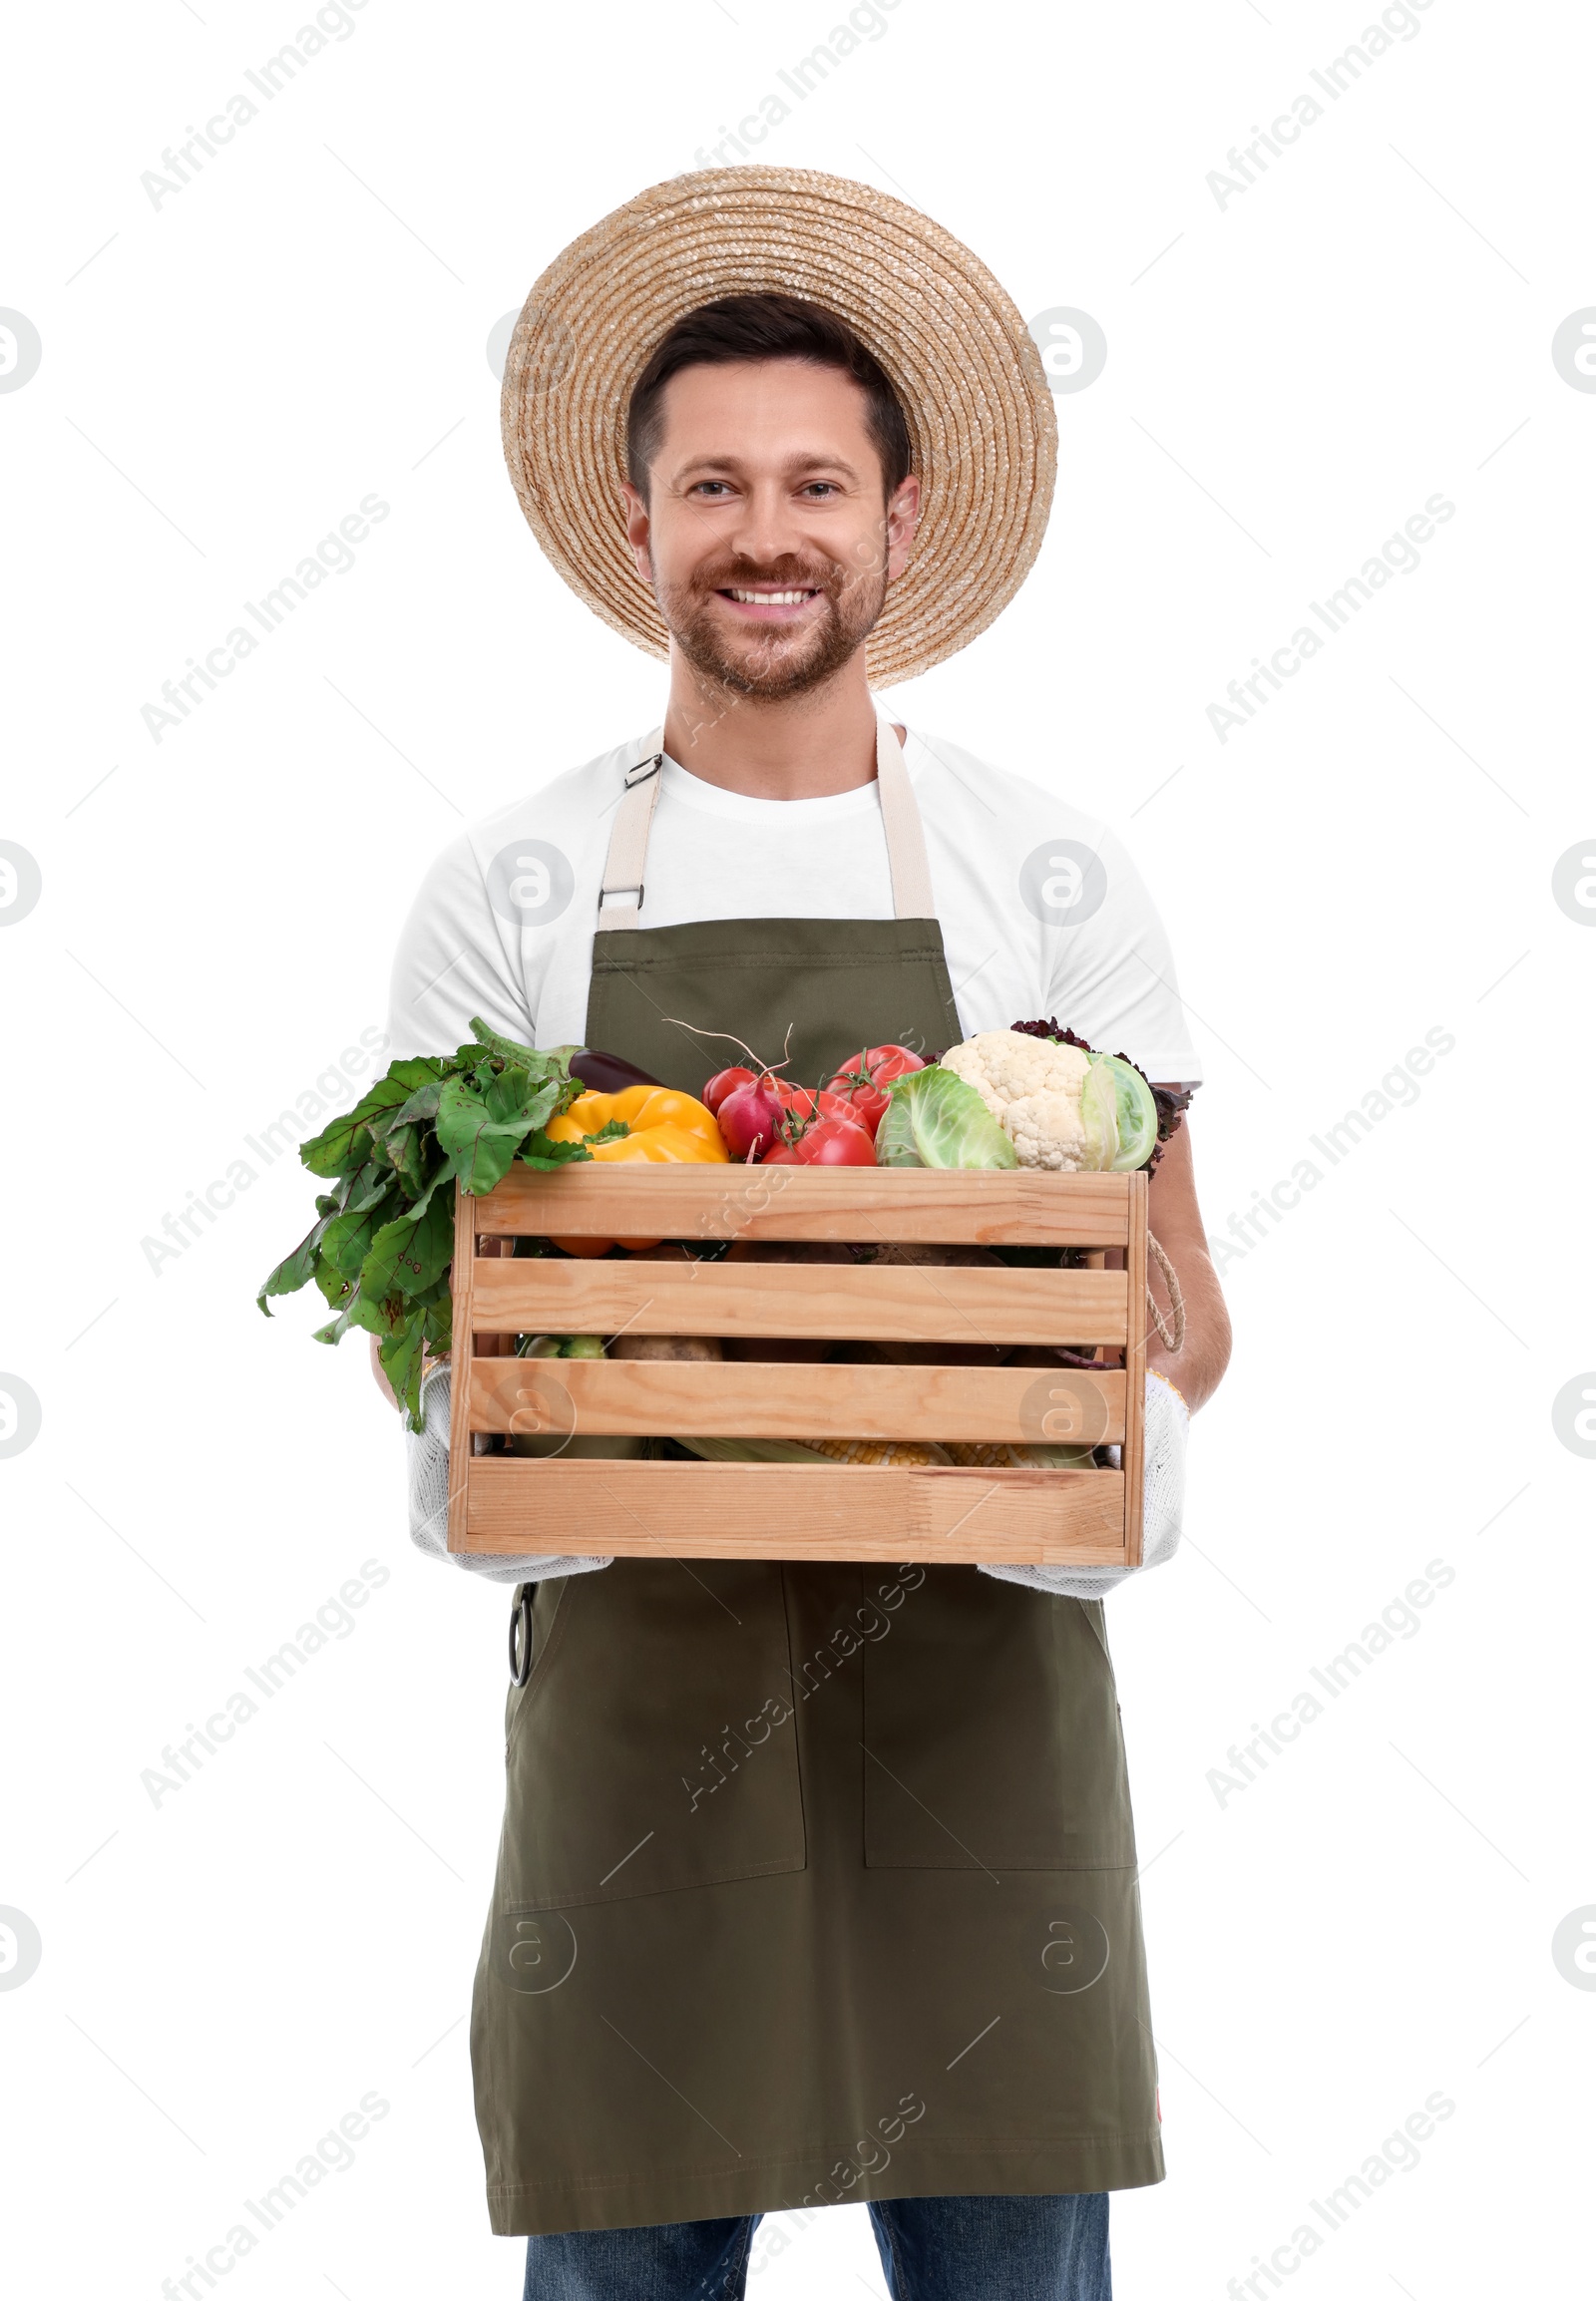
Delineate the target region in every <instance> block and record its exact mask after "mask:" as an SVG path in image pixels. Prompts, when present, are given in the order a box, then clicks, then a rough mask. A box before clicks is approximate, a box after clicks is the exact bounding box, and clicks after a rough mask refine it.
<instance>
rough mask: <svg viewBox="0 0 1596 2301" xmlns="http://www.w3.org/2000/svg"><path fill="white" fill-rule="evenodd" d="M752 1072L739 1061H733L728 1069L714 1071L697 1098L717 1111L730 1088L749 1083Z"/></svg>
mask: <svg viewBox="0 0 1596 2301" xmlns="http://www.w3.org/2000/svg"><path fill="white" fill-rule="evenodd" d="M753 1075H754V1074H753V1072H752V1071H751V1070H748V1069H746V1068H745V1067H744V1066H743V1065H742V1064H741V1063H733V1065H732V1067H731V1068H730V1070H717V1071H716V1073H715V1075H714V1077H713V1078H712V1079H711V1080H710V1081H709V1084H708V1085H707V1086H706V1087H705V1088H704V1091H703V1093H702V1094H701V1095H700V1096H699V1097H698V1099H699V1101H700V1102H701V1103H704V1104H706V1105H707V1106H708V1108H709V1109H710V1110H712V1111H717V1112H718V1110H719V1109H720V1106H721V1104H722V1103H723V1102H724V1101H725V1099H726V1097H727V1095H728V1094H730V1092H731V1090H732V1088H733V1087H736V1086H748V1085H750V1084H751V1083H752V1081H753Z"/></svg>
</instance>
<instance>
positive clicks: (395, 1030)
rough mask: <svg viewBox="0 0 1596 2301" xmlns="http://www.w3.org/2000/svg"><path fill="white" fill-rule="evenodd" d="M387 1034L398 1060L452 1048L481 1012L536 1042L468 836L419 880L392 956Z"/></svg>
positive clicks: (510, 1033)
mask: <svg viewBox="0 0 1596 2301" xmlns="http://www.w3.org/2000/svg"><path fill="white" fill-rule="evenodd" d="M389 995H390V1005H389V1015H388V1035H389V1038H390V1040H391V1041H392V1051H393V1054H394V1056H395V1057H396V1058H397V1057H398V1056H401V1055H410V1054H452V1053H453V1051H454V1049H455V1048H456V1047H457V1046H460V1045H463V1044H464V1043H465V1041H466V1040H467V1039H469V1038H470V1036H471V1019H472V1017H473V1015H480V1016H481V1018H482V1020H483V1021H484V1022H485V1023H487V1025H488V1027H489V1029H490V1030H497V1031H501V1032H503V1033H504V1034H505V1036H507V1037H509V1038H517V1039H520V1040H521V1041H522V1043H523V1044H524V1045H532V1044H534V1043H535V1041H534V1037H533V1020H532V1016H531V1014H530V1012H529V1011H528V1006H527V994H526V987H525V985H524V984H523V983H522V982H521V981H520V979H519V978H518V974H517V970H516V969H515V967H514V966H513V965H512V963H511V959H510V956H509V954H508V952H507V951H506V948H505V939H504V936H503V935H502V934H501V932H500V924H499V921H498V920H497V918H496V917H495V915H494V911H493V906H492V905H491V903H490V902H489V900H488V890H487V888H486V886H485V885H484V883H483V876H482V870H481V866H480V865H479V864H478V861H477V857H476V853H475V850H474V849H473V847H472V844H471V841H470V839H469V837H464V836H463V837H461V838H459V839H457V840H455V841H454V843H453V845H452V846H449V847H446V848H445V849H444V851H443V853H442V854H441V855H440V856H439V858H438V860H437V862H436V863H434V864H433V866H432V868H431V870H430V871H429V872H428V873H427V876H426V878H425V879H424V880H423V881H422V883H421V888H420V891H419V893H418V894H417V896H416V900H415V902H414V903H413V904H412V905H411V907H410V916H409V918H408V919H407V920H406V921H405V924H404V927H403V929H402V930H401V933H400V936H399V948H398V950H397V951H396V953H395V954H394V962H393V978H392V984H391V988H390V994H389Z"/></svg>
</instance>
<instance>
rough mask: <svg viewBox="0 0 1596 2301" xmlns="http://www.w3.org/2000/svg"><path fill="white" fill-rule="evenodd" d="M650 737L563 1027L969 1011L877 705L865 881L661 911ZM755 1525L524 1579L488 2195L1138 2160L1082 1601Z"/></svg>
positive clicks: (1133, 1932) (1140, 2108)
mask: <svg viewBox="0 0 1596 2301" xmlns="http://www.w3.org/2000/svg"><path fill="white" fill-rule="evenodd" d="M659 764H660V763H659V760H658V758H657V756H654V757H642V758H639V759H638V760H637V761H636V762H635V763H634V765H633V766H632V767H631V768H630V769H629V770H628V773H627V778H626V785H625V788H624V789H623V791H622V792H620V793H618V794H617V810H616V817H615V822H614V825H613V829H612V836H611V840H610V849H609V857H608V863H607V866H606V869H605V873H604V888H605V892H606V896H607V898H608V900H607V901H606V903H605V905H604V908H603V911H602V914H601V918H600V922H599V925H598V931H597V933H596V935H595V938H594V964H593V981H592V988H591V991H590V996H589V1004H588V1015H587V1026H586V1032H585V1036H586V1041H587V1043H588V1044H589V1045H591V1046H604V1047H610V1048H612V1049H614V1051H615V1052H616V1053H619V1054H622V1055H624V1056H626V1057H627V1059H628V1060H630V1061H632V1062H635V1063H638V1064H640V1065H641V1066H642V1067H643V1068H644V1069H645V1070H648V1071H651V1072H652V1073H653V1075H654V1076H655V1077H657V1078H660V1079H663V1080H664V1081H665V1082H666V1083H667V1084H669V1085H672V1086H676V1087H681V1088H684V1089H686V1090H687V1091H689V1092H695V1091H696V1090H697V1089H698V1088H699V1087H700V1086H701V1085H702V1082H703V1079H704V1076H705V1074H706V1072H707V1071H709V1070H711V1069H717V1068H719V1067H720V1065H721V1063H722V1061H723V1060H724V1059H725V1058H724V1055H723V1053H722V1052H721V1051H720V1047H721V1045H722V1042H721V1041H719V1040H717V1039H716V1038H715V1036H714V1035H713V1034H715V1033H717V1032H725V1033H728V1034H732V1033H734V1034H735V1035H736V1037H738V1038H739V1039H742V1040H745V1041H746V1042H747V1043H748V1044H749V1045H750V1046H752V1047H755V1048H757V1049H759V1050H760V1052H761V1053H764V1052H766V1050H774V1049H777V1048H780V1047H781V1046H782V1045H783V1043H784V1041H785V1039H786V1035H787V1032H788V1028H789V1025H790V1026H791V1031H792V1040H791V1062H790V1068H789V1075H790V1076H791V1077H793V1078H795V1079H798V1080H803V1081H811V1080H814V1079H817V1078H821V1077H824V1076H826V1075H827V1074H828V1072H829V1071H831V1070H834V1069H836V1068H837V1067H838V1065H839V1064H840V1063H841V1062H842V1061H843V1060H844V1059H845V1058H846V1057H847V1055H848V1054H849V1053H850V1052H852V1051H853V1050H854V1049H855V1048H857V1047H859V1046H862V1045H872V1044H875V1043H877V1042H880V1041H887V1040H898V1041H907V1042H908V1043H910V1044H912V1045H914V1044H918V1045H920V1046H923V1047H925V1048H927V1049H928V1050H930V1049H935V1048H938V1047H942V1046H946V1045H948V1044H949V1043H950V1042H951V1041H953V1040H954V1039H955V1038H957V1037H958V1036H960V1035H961V1032H960V1025H959V1020H958V1015H957V1011H956V1008H955V1005H954V1000H953V994H952V990H951V988H950V985H949V980H948V968H947V961H946V959H945V957H944V954H943V945H942V934H941V930H940V928H939V927H938V924H937V920H936V916H935V906H934V902H933V895H932V887H931V880H930V874H929V871H928V869H927V865H926V852H925V842H924V838H923V835H922V833H921V828H920V819H919V813H918V809H917V808H916V805H915V800H914V794H913V790H912V787H911V784H910V779H909V776H908V772H907V770H906V769H905V767H904V763H903V758H902V754H901V752H900V750H899V747H898V743H897V739H896V737H895V736H894V734H893V732H892V729H891V726H890V724H889V723H887V722H886V721H882V722H881V726H880V732H879V735H878V744H877V774H878V788H879V794H880V799H881V806H882V822H883V830H884V833H885V836H886V841H887V847H888V854H889V858H890V862H891V869H892V883H893V894H894V907H895V912H896V916H895V917H894V918H892V919H888V920H816V919H789V918H783V917H781V916H780V915H779V894H778V900H777V901H776V902H773V904H772V909H773V910H774V911H776V912H777V914H778V915H777V916H775V917H772V918H769V919H743V920H708V921H697V922H693V923H689V924H685V925H679V926H674V927H661V928H650V927H648V926H647V924H646V894H647V885H646V863H647V833H648V828H649V824H650V822H651V818H652V812H653V807H654V805H655V803H656V800H657V796H658V789H659ZM688 1025H691V1026H693V1027H691V1028H689V1027H686V1026H688ZM695 1032H696V1033H698V1034H701V1035H695ZM706 1050H707V1051H706ZM612 1506H613V1507H614V1508H615V1509H616V1510H619V1509H620V1508H621V1507H623V1505H622V1504H621V1503H620V1502H619V1501H618V1499H617V1500H616V1501H615V1502H614V1503H613V1505H612ZM754 1531H756V1533H757V1536H758V1546H759V1548H760V1549H761V1550H762V1551H765V1552H766V1553H767V1554H766V1555H761V1556H758V1557H755V1558H750V1559H745V1560H734V1559H693V1560H690V1561H684V1560H678V1559H672V1558H670V1557H669V1556H668V1555H661V1556H659V1557H658V1558H653V1557H626V1558H617V1559H616V1561H615V1562H614V1564H612V1565H611V1566H608V1567H605V1568H604V1569H602V1570H601V1571H599V1572H598V1573H588V1574H581V1575H576V1576H572V1577H570V1578H566V1579H557V1580H554V1581H549V1582H541V1583H538V1584H537V1585H535V1586H532V1587H530V1589H529V1588H524V1589H523V1590H521V1591H518V1593H517V1608H516V1611H517V1615H518V1617H519V1620H518V1623H517V1629H516V1634H515V1646H514V1648H513V1654H512V1660H513V1666H514V1669H515V1674H516V1679H517V1683H515V1684H514V1685H512V1687H511V1689H510V1692H509V1695H508V1697H507V1706H506V1732H505V1754H506V1797H505V1821H504V1831H503V1835H502V1838H501V1841H500V1851H499V1863H498V1870H497V1875H496V1878H495V1884H494V1897H493V1904H492V1908H491V1910H490V1912H489V1916H488V1923H487V1927H486V1930H485V1933H484V1937H483V1946H482V1957H481V1960H480V1963H479V1966H478V1971H477V1978H476V1985H475V1989H474V1992H473V1999H472V2020H471V2049H472V2066H473V2073H474V2081H475V2088H476V2103H477V2119H478V2125H479V2128H480V2131H481V2134H482V2140H483V2149H484V2156H485V2160H486V2167H487V2186H488V2205H489V2215H490V2219H491V2222H492V2226H493V2228H494V2230H495V2231H496V2232H498V2233H499V2234H501V2235H507V2236H508V2235H520V2234H526V2233H530V2232H550V2231H556V2230H564V2229H579V2228H622V2227H632V2226H636V2225H638V2224H641V2223H646V2222H658V2221H681V2220H697V2219H704V2218H710V2217H716V2216H720V2215H728V2214H742V2213H751V2212H763V2211H767V2210H777V2209H779V2208H781V2207H783V2206H800V2205H804V2204H805V2203H808V2204H809V2205H811V2206H812V2205H814V2204H817V2203H821V2202H825V2203H840V2202H842V2201H844V2200H852V2201H855V2202H857V2201H860V2200H863V2199H867V2198H873V2197H874V2198H884V2197H895V2196H896V2197H903V2196H934V2195H947V2194H970V2193H974V2194H989V2195H1019V2194H1049V2193H1057V2192H1063V2191H1077V2190H1089V2189H1112V2188H1132V2187H1136V2186H1139V2185H1141V2184H1143V2183H1146V2182H1150V2181H1157V2180H1160V2179H1161V2178H1162V2177H1163V2155H1162V2149H1161V2146H1160V2140H1159V2132H1158V2122H1157V2110H1156V2105H1155V2098H1154V2094H1155V2079H1156V2068H1155V2064H1154V2060H1153V2051H1152V2044H1151V2031H1150V2024H1151V2015H1150V2011H1149V2007H1148V2000H1147V1989H1146V1977H1145V1971H1144V1963H1143V1955H1142V1937H1141V1920H1140V1909H1139V1903H1138V1899H1137V1892H1136V1880H1135V1858H1136V1854H1135V1840H1134V1833H1133V1829H1132V1823H1131V1813H1130V1798H1129V1790H1128V1785H1127V1781H1126V1774H1125V1760H1124V1749H1123V1743H1122V1739H1121V1733H1120V1724H1119V1710H1118V1704H1117V1701H1116V1699H1115V1693H1114V1677H1113V1670H1112V1666H1111V1664H1110V1662H1109V1658H1108V1651H1107V1645H1106V1641H1105V1638H1104V1634H1103V1623H1102V1608H1101V1605H1100V1604H1098V1603H1090V1604H1087V1603H1082V1602H1080V1601H1078V1600H1075V1599H1066V1598H1048V1597H1044V1596H1042V1595H1040V1594H1039V1593H1038V1592H1035V1591H1032V1590H1023V1589H1019V1588H1016V1587H1015V1586H1013V1585H1012V1584H1009V1583H1005V1582H998V1581H995V1580H993V1579H992V1577H991V1576H988V1575H983V1574H980V1573H978V1572H977V1570H976V1569H975V1568H974V1567H970V1566H935V1565H933V1566H929V1567H921V1566H902V1567H899V1566H871V1565H861V1564H859V1563H857V1562H855V1563H849V1562H847V1561H838V1562H835V1563H831V1562H828V1563H824V1564H816V1563H810V1562H804V1563H801V1564H795V1563H792V1562H784V1561H783V1560H782V1558H781V1529H780V1527H779V1526H772V1527H767V1528H759V1529H757V1530H754ZM558 1541H559V1529H558V1527H553V1528H551V1529H550V1531H549V1547H550V1548H551V1549H553V1548H556V1547H558ZM751 1546H752V1545H751Z"/></svg>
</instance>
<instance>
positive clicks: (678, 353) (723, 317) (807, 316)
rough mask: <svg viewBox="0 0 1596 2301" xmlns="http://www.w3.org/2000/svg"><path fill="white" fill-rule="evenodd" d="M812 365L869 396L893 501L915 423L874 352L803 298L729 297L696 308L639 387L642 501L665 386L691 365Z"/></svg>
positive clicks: (634, 433) (633, 410)
mask: <svg viewBox="0 0 1596 2301" xmlns="http://www.w3.org/2000/svg"><path fill="white" fill-rule="evenodd" d="M766 359H791V360H807V361H808V362H809V363H810V365H811V366H814V367H834V368H839V369H840V370H841V371H842V373H843V374H844V375H846V376H849V377H851V378H852V380H853V381H854V382H855V383H856V384H858V386H859V388H860V390H861V391H862V392H863V393H864V395H865V402H866V411H865V422H866V426H867V428H868V430H869V433H870V437H871V439H872V441H873V442H874V443H875V447H876V450H877V453H878V454H879V455H880V457H881V474H882V480H883V482H884V484H885V487H886V492H887V494H888V495H889V496H890V495H891V494H892V493H893V491H894V489H895V488H897V487H898V486H899V484H900V482H902V481H903V480H905V479H907V478H908V476H909V471H910V464H911V458H910V449H909V426H908V424H907V423H906V422H905V420H904V411H903V407H902V405H901V403H900V401H899V398H898V395H897V393H896V392H895V391H894V390H893V388H892V385H891V384H890V383H889V382H888V380H887V377H886V374H885V372H884V371H883V369H882V367H881V364H880V362H879V361H878V360H877V359H876V357H875V355H874V354H873V353H872V352H870V351H869V350H867V348H866V346H865V345H864V344H863V343H862V342H861V341H860V339H859V337H858V336H857V335H855V333H854V331H853V329H852V328H851V327H850V326H849V325H848V323H847V321H846V320H842V319H839V318H838V317H837V315H836V313H835V312H833V311H828V310H827V309H826V307H825V305H824V304H819V303H809V302H807V301H806V300H805V299H804V298H803V297H802V296H797V295H785V294H782V293H780V292H772V293H770V294H768V295H723V296H720V297H718V298H717V299H716V301H715V302H713V303H704V304H700V305H699V306H698V308H697V310H696V311H689V312H686V313H684V314H683V316H682V317H681V318H680V319H678V320H677V321H676V323H675V325H674V326H673V327H671V328H670V329H668V330H667V332H666V333H665V334H664V335H663V336H661V338H660V340H659V342H658V343H656V344H655V346H654V348H653V351H652V353H651V355H650V357H649V360H648V364H647V366H646V367H645V368H644V369H643V371H642V374H641V375H640V376H639V377H638V378H637V381H636V384H635V385H634V387H633V389H632V394H631V404H630V406H629V407H628V408H627V410H626V475H627V477H628V478H629V480H630V481H631V484H632V486H633V487H634V488H635V489H636V491H637V493H638V494H639V495H640V496H643V497H646V496H647V493H648V469H649V466H650V465H651V464H652V462H653V460H654V457H655V456H656V455H657V454H658V453H659V447H660V442H661V441H662V439H663V438H664V430H665V420H664V409H663V406H662V404H661V402H662V398H663V394H664V388H665V386H666V384H667V383H669V381H670V379H671V377H672V376H673V375H679V374H680V373H681V370H682V369H683V368H685V367H722V366H727V365H730V364H731V363H732V362H733V361H737V360H766Z"/></svg>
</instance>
